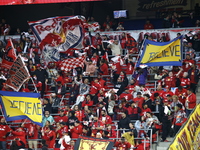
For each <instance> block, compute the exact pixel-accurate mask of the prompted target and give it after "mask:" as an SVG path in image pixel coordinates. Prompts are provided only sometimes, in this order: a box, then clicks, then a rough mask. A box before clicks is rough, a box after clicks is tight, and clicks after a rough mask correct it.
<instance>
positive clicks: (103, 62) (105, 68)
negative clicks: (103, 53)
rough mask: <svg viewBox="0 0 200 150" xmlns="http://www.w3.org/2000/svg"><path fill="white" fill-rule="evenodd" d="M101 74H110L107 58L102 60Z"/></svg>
mask: <svg viewBox="0 0 200 150" xmlns="http://www.w3.org/2000/svg"><path fill="white" fill-rule="evenodd" d="M98 71H99V74H100V75H108V65H107V64H106V62H105V60H104V59H102V60H101V61H100V68H99V69H98Z"/></svg>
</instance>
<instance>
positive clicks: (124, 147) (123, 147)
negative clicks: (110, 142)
mask: <svg viewBox="0 0 200 150" xmlns="http://www.w3.org/2000/svg"><path fill="white" fill-rule="evenodd" d="M114 146H115V147H116V148H117V149H116V150H128V149H129V148H131V144H130V143H129V142H124V143H122V142H120V141H117V142H115V144H114Z"/></svg>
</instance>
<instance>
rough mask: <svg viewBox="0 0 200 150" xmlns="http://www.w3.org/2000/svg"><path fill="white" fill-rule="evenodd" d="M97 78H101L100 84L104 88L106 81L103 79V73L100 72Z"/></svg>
mask: <svg viewBox="0 0 200 150" xmlns="http://www.w3.org/2000/svg"><path fill="white" fill-rule="evenodd" d="M97 78H98V80H99V84H100V85H101V88H104V87H105V83H106V81H105V80H104V79H103V77H102V75H100V74H98V76H97Z"/></svg>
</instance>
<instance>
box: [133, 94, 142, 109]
mask: <svg viewBox="0 0 200 150" xmlns="http://www.w3.org/2000/svg"><path fill="white" fill-rule="evenodd" d="M133 101H134V102H135V103H136V104H137V105H138V107H140V108H142V104H143V102H144V97H140V98H138V97H136V98H134V99H133Z"/></svg>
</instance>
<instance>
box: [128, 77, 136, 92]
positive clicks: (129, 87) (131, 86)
mask: <svg viewBox="0 0 200 150" xmlns="http://www.w3.org/2000/svg"><path fill="white" fill-rule="evenodd" d="M135 86H136V84H135V80H134V79H132V80H130V81H129V85H128V89H129V92H130V93H131V94H133V92H134V91H135Z"/></svg>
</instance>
